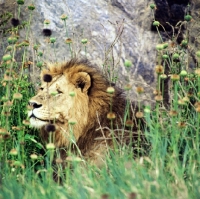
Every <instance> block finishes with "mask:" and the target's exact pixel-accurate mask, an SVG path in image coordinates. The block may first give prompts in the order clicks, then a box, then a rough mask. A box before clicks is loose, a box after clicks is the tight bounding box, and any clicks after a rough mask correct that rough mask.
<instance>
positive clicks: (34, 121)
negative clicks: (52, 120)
mask: <svg viewBox="0 0 200 199" xmlns="http://www.w3.org/2000/svg"><path fill="white" fill-rule="evenodd" d="M46 124H48V121H42V120H39V119H37V118H30V125H31V126H32V127H35V128H37V129H41V128H42V127H43V126H45V125H46Z"/></svg>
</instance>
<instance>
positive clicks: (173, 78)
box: [171, 74, 180, 81]
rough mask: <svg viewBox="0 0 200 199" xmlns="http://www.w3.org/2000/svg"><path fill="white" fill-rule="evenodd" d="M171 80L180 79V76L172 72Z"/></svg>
mask: <svg viewBox="0 0 200 199" xmlns="http://www.w3.org/2000/svg"><path fill="white" fill-rule="evenodd" d="M171 80H172V81H178V80H180V76H179V75H177V74H172V75H171Z"/></svg>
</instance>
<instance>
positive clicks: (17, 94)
mask: <svg viewBox="0 0 200 199" xmlns="http://www.w3.org/2000/svg"><path fill="white" fill-rule="evenodd" d="M22 97H23V96H22V94H21V93H14V94H13V99H16V100H20V99H22Z"/></svg>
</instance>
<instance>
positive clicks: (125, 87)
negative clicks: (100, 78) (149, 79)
mask: <svg viewBox="0 0 200 199" xmlns="http://www.w3.org/2000/svg"><path fill="white" fill-rule="evenodd" d="M131 89H132V86H131V85H130V84H126V85H125V86H124V90H126V91H129V90H131Z"/></svg>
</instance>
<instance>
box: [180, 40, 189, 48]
mask: <svg viewBox="0 0 200 199" xmlns="http://www.w3.org/2000/svg"><path fill="white" fill-rule="evenodd" d="M181 46H182V47H187V46H188V41H187V40H186V39H184V40H182V42H181Z"/></svg>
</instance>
